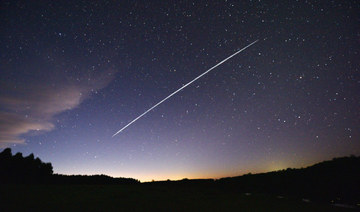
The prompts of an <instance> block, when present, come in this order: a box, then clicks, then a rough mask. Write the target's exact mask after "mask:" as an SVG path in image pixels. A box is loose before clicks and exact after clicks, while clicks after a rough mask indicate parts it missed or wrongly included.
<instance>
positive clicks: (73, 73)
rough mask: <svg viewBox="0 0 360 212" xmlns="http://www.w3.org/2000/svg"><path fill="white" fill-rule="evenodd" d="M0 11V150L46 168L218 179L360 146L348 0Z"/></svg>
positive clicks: (358, 70)
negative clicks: (37, 159) (8, 150)
mask: <svg viewBox="0 0 360 212" xmlns="http://www.w3.org/2000/svg"><path fill="white" fill-rule="evenodd" d="M0 10H1V12H0V20H1V21H0V27H1V28H0V37H1V39H0V60H1V61H0V147H1V148H5V147H11V148H12V150H13V153H15V152H22V153H23V154H24V155H28V154H30V153H34V154H35V156H37V157H40V158H41V159H42V160H43V161H46V162H51V163H52V165H53V167H54V172H55V173H61V174H106V175H110V176H114V177H120V176H121V177H133V178H136V179H139V180H141V181H149V180H152V179H154V180H163V179H173V180H175V179H182V178H219V177H225V176H235V175H241V174H246V173H248V172H252V173H257V172H265V171H271V170H278V169H284V168H287V167H294V168H296V167H304V166H308V165H311V164H313V163H316V162H320V161H322V160H327V159H331V158H333V157H340V156H349V155H351V154H354V155H359V154H360V3H359V1H357V0H354V1H343V0H339V1H329V0H323V1H310V0H309V1H279V2H278V3H274V1H262V0H261V1H260V0H257V1H230V0H229V1H226V0H225V1H128V2H126V1H38V0H36V1H35V0H33V1H30V0H27V1H1V8H0ZM257 39H258V40H259V42H257V43H256V44H254V45H253V46H251V47H250V48H248V49H246V50H245V51H243V52H241V53H240V54H238V55H236V56H235V57H233V58H232V59H230V60H229V61H227V62H226V63H224V64H222V65H221V66H219V67H217V68H216V69H214V70H213V71H211V72H209V73H208V74H207V75H205V76H203V77H202V78H200V79H199V80H197V81H196V82H194V83H193V84H191V85H190V86H188V87H186V88H185V89H184V90H182V91H181V92H179V93H177V94H176V95H174V96H172V97H171V98H170V99H168V100H167V101H166V102H164V103H163V104H161V105H159V106H158V107H156V108H155V109H154V110H152V111H151V112H149V113H148V114H146V115H145V116H144V117H142V118H141V119H139V120H138V121H137V122H135V123H134V124H132V125H131V126H129V127H128V128H127V129H125V130H124V131H123V132H121V133H119V134H118V135H117V136H115V137H112V135H113V134H114V133H116V132H117V131H118V130H119V129H121V128H122V127H124V126H125V125H126V124H127V123H129V122H130V121H132V120H133V119H134V118H136V117H137V116H138V115H140V114H141V113H143V112H144V111H146V110H147V109H149V108H150V107H151V106H153V105H154V104H156V103H158V102H159V101H160V100H162V99H163V98H165V97H166V96H168V95H169V94H171V93H172V92H174V91H175V90H177V89H178V88H180V87H181V86H183V85H184V84H186V83H187V82H189V81H191V80H192V79H194V78H195V77H197V76H198V75H200V74H201V73H203V72H205V71H206V70H208V69H209V68H211V67H212V66H214V65H216V64H217V63H218V62H220V61H221V60H223V59H225V58H226V57H228V56H229V55H231V54H233V53H235V52H236V51H238V50H239V49H241V48H243V47H244V46H246V45H248V44H249V43H251V42H253V41H255V40H257Z"/></svg>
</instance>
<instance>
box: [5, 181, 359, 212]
mask: <svg viewBox="0 0 360 212" xmlns="http://www.w3.org/2000/svg"><path fill="white" fill-rule="evenodd" d="M0 197H1V198H0V207H1V211H277V212H279V211H329V212H331V211H348V212H351V211H358V209H348V208H342V207H336V206H332V205H330V204H325V203H314V202H304V201H303V200H301V199H292V198H289V197H283V198H282V197H280V198H279V197H276V196H271V195H266V194H249V193H248V194H245V193H242V192H236V191H229V190H227V191H225V190H222V189H220V188H216V187H198V186H166V185H147V184H135V185H1V189H0Z"/></svg>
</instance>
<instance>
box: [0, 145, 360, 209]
mask: <svg viewBox="0 0 360 212" xmlns="http://www.w3.org/2000/svg"><path fill="white" fill-rule="evenodd" d="M0 167H1V171H0V182H1V186H2V188H3V189H1V193H2V194H1V196H2V197H3V198H2V199H1V205H2V206H4V208H5V209H6V210H35V209H36V210H78V209H79V210H80V209H81V210H82V209H84V208H88V209H90V210H100V211H102V210H118V209H119V207H120V205H122V206H121V207H123V209H125V210H180V211H182V210H222V211H224V210H225V211H227V210H236V209H242V210H245V211H246V210H250V211H263V210H266V211H286V210H290V209H291V210H292V211H304V210H306V211H309V210H310V211H318V210H326V211H353V210H359V209H360V204H359V203H360V189H359V188H360V181H359V179H360V157H357V156H349V157H341V158H334V159H332V160H329V161H324V162H320V163H317V164H315V165H312V166H309V167H306V168H299V169H293V168H288V169H284V170H280V171H273V172H268V173H260V174H251V173H248V174H245V175H242V176H237V177H227V178H221V179H187V178H185V179H183V180H178V181H171V180H167V181H152V182H145V183H141V182H140V181H139V180H136V179H133V178H114V177H110V176H106V175H90V176H89V175H61V174H54V173H53V167H52V165H51V163H44V162H42V161H41V160H40V159H39V158H35V157H34V155H33V154H30V155H28V156H26V157H23V155H22V154H21V153H16V154H15V155H13V154H12V152H11V149H10V148H6V149H5V150H3V151H2V152H1V153H0ZM4 188H5V189H4ZM51 197H53V198H51ZM95 197H96V198H95ZM97 198H100V200H99V199H97ZM95 199H97V200H96V201H94V200H95ZM20 202H21V204H18V203H20ZM62 202H67V204H65V205H62ZM135 202H138V203H139V204H136V203H135ZM133 203H134V204H135V205H134V204H133ZM140 203H141V204H140ZM259 204H260V205H259ZM60 205H62V206H60ZM335 206H341V207H335Z"/></svg>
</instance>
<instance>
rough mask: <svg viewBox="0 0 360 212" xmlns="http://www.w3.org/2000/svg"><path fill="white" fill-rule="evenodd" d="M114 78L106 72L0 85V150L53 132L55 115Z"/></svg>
mask: <svg viewBox="0 0 360 212" xmlns="http://www.w3.org/2000/svg"><path fill="white" fill-rule="evenodd" d="M113 77H114V72H113V71H108V72H106V73H101V74H99V73H98V74H93V75H91V76H89V75H87V77H76V78H72V77H71V78H69V77H68V78H66V77H63V79H62V80H59V79H58V80H44V79H42V80H41V79H38V80H33V81H31V82H29V83H19V82H14V81H9V80H8V81H0V147H5V146H8V145H10V144H22V143H25V140H24V139H23V138H21V136H22V135H25V134H29V133H30V132H32V131H36V132H46V131H51V130H53V129H54V128H55V127H56V126H55V124H54V123H53V117H54V116H55V115H56V114H59V113H61V112H64V111H66V110H71V109H74V108H76V107H78V106H79V105H80V104H81V102H83V101H84V100H85V99H87V98H88V97H89V96H90V95H91V93H92V91H95V90H100V89H102V88H104V87H106V86H107V85H108V84H109V83H110V82H111V81H112V79H113ZM64 79H65V80H64Z"/></svg>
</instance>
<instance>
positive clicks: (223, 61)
mask: <svg viewBox="0 0 360 212" xmlns="http://www.w3.org/2000/svg"><path fill="white" fill-rule="evenodd" d="M258 41H259V40H256V41H254V42H252V43H250V44H249V45H247V46H245V47H244V48H242V49H240V50H239V51H237V52H235V53H234V54H232V55H230V56H229V57H227V58H225V59H224V60H222V61H221V62H219V63H218V64H216V65H214V66H213V67H211V68H210V69H208V70H207V71H205V72H204V73H202V74H200V75H199V76H197V77H196V78H195V79H193V80H191V81H190V82H188V83H187V84H185V85H184V86H182V87H181V88H179V89H177V90H176V91H174V92H173V93H171V94H170V95H169V96H167V97H166V98H164V99H163V100H161V101H160V102H158V103H157V104H155V105H154V106H152V107H151V108H149V109H148V110H147V111H145V112H144V113H142V114H141V115H140V116H138V117H136V118H135V119H134V120H132V121H131V122H129V123H128V124H127V125H125V126H124V127H123V128H121V129H120V130H119V131H117V132H116V133H115V134H114V135H113V136H112V137H114V136H115V135H117V134H119V133H121V132H122V131H123V130H125V129H126V128H127V127H129V126H130V125H131V124H133V123H134V122H135V121H137V120H138V119H140V118H141V117H143V116H144V115H146V114H147V113H148V112H150V111H151V110H153V109H154V108H156V107H157V106H158V105H160V104H161V103H163V102H165V101H166V100H167V99H169V98H170V97H172V96H173V95H175V94H176V93H177V92H179V91H181V90H182V89H184V88H186V87H187V86H188V85H190V84H191V83H193V82H195V81H196V80H198V79H199V78H200V77H202V76H204V75H205V74H207V73H209V72H210V71H211V70H213V69H214V68H216V67H218V66H219V65H221V64H223V63H225V62H226V61H227V60H229V59H230V58H232V57H234V56H235V55H237V54H239V53H240V52H242V51H244V50H245V49H247V48H249V47H250V46H252V45H253V44H255V43H256V42H258Z"/></svg>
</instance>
